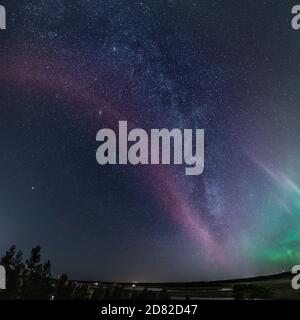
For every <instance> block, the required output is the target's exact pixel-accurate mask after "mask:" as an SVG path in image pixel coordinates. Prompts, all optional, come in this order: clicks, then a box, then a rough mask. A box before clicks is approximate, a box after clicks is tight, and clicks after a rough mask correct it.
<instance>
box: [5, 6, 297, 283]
mask: <svg viewBox="0 0 300 320" xmlns="http://www.w3.org/2000/svg"><path fill="white" fill-rule="evenodd" d="M7 2H8V3H7ZM1 4H2V5H5V6H6V9H7V19H8V24H7V30H6V31H1V32H0V45H1V48H0V59H1V60H0V97H1V102H0V147H1V151H2V152H1V157H0V252H3V253H4V251H5V249H7V247H8V246H10V245H12V244H16V245H17V246H18V247H19V248H20V249H22V250H24V252H28V251H29V249H30V248H31V247H33V246H35V245H36V244H39V245H41V246H42V248H43V251H44V257H45V259H46V258H50V260H51V261H52V263H53V268H54V271H55V274H58V273H62V272H66V273H67V274H69V275H70V276H71V277H72V278H80V279H86V280H90V279H99V280H129V281H132V280H137V281H170V280H172V281H183V280H203V279H216V278H218V279H219V278H228V277H239V276H249V275H255V274H261V273H272V272H278V271H281V270H282V269H284V268H289V267H290V266H291V265H293V264H296V263H297V262H298V263H299V259H300V254H299V253H298V251H299V250H298V249H299V240H298V236H297V234H298V231H299V230H300V221H299V214H300V212H299V210H300V209H299V208H300V205H299V203H300V202H299V201H300V200H299V199H300V193H299V192H298V191H299V189H298V187H297V185H298V184H300V175H299V172H300V171H299V165H298V163H299V157H300V153H299V150H300V149H299V142H300V125H299V116H300V115H299V107H298V105H299V103H298V102H299V101H300V91H299V87H298V83H299V80H300V74H299V71H300V63H299V61H298V60H299V59H298V57H299V49H300V33H299V32H296V31H293V30H292V29H291V25H290V21H291V8H292V6H293V5H294V3H292V2H291V1H246V0H245V1H230V0H229V1H226V2H225V1H217V0H215V1H212V0H209V1H208V0H207V1H206V0H202V1H200V0H199V1H191V0H186V1H179V0H178V1H176V0H172V1H171V0H170V1H167V0H166V1H162V0H156V1H120V0H114V1H111V0H110V1H106V0H105V1H97V0H91V1H84V0H82V1H78V0H75V1H64V0H51V1H50V0H49V1H47V0H44V1H39V0H36V1H35V0H28V1H22V0H18V1H11V0H10V1H4V0H2V1H1ZM119 120H127V121H128V123H129V125H130V126H131V127H140V128H144V129H146V130H148V129H150V128H169V129H172V128H181V129H183V128H193V129H195V128H201V129H205V134H206V137H205V143H206V146H205V172H204V173H203V174H202V175H201V176H196V177H190V176H185V175H184V170H183V169H182V168H178V167H175V166H165V167H160V166H149V167H146V168H145V167H140V166H137V167H133V166H104V167H101V166H99V165H98V164H97V162H96V149H97V147H98V145H99V144H98V143H97V142H96V139H95V137H96V133H97V131H98V130H99V129H101V128H103V127H111V128H114V127H116V126H117V125H118V121H119ZM298 193H299V194H298ZM294 235H296V236H294ZM293 236H294V237H293ZM297 260H298V261H297Z"/></svg>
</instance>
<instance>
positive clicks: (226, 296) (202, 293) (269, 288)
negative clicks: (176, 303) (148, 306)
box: [74, 273, 300, 300]
mask: <svg viewBox="0 0 300 320" xmlns="http://www.w3.org/2000/svg"><path fill="white" fill-rule="evenodd" d="M292 277H293V275H292V274H291V273H281V274H278V275H272V276H262V277H256V278H248V279H236V280H226V281H212V282H191V283H109V282H102V283H101V282H95V283H92V282H89V283H86V282H85V283H84V285H88V286H89V288H90V290H92V291H93V293H94V294H93V297H94V299H96V300H97V299H101V300H102V299H105V298H109V299H111V298H115V299H124V300H135V299H146V300H148V299H149V300H153V299H154V300H162V299H164V300H166V299H170V300H214V299H222V300H234V299H280V300H286V299H288V300H290V299H300V290H299V291H297V290H294V289H293V288H292V286H291V280H292ZM74 283H76V284H77V285H80V284H83V283H82V282H74Z"/></svg>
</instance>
